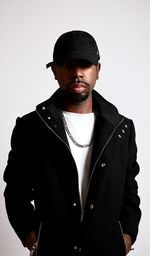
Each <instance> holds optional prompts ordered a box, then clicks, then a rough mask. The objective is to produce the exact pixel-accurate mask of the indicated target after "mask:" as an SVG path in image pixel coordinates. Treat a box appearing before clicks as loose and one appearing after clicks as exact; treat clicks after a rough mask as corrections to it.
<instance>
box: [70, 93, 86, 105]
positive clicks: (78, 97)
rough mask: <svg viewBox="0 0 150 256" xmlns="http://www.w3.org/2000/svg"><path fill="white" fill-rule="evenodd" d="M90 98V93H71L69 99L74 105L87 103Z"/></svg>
mask: <svg viewBox="0 0 150 256" xmlns="http://www.w3.org/2000/svg"><path fill="white" fill-rule="evenodd" d="M88 96H89V93H88V92H84V93H69V94H68V95H67V99H68V100H69V101H70V102H72V103H80V102H83V101H85V100H86V99H87V98H88Z"/></svg>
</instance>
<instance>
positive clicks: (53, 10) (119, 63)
mask: <svg viewBox="0 0 150 256" xmlns="http://www.w3.org/2000/svg"><path fill="white" fill-rule="evenodd" d="M72 29H81V30H86V31H88V32H90V33H91V34H92V35H93V36H94V37H95V39H96V41H97V43H98V46H99V49H100V53H101V63H102V69H101V76H100V79H99V81H98V82H97V85H96V89H97V91H99V92H100V93H101V94H102V95H103V96H104V97H105V98H107V99H108V100H110V101H111V102H112V103H114V104H115V105H116V106H117V107H118V109H119V111H120V112H121V113H122V114H124V115H126V116H128V117H130V118H132V119H133V121H134V123H135V127H136V140H137V145H138V162H139V164H140V167H141V171H140V174H139V176H138V182H139V194H140V197H141V209H142V219H141V223H140V228H139V235H138V239H137V241H136V243H135V246H134V247H135V250H134V251H133V252H131V253H130V254H131V255H133V256H148V255H149V252H150V245H149V244H150V243H149V229H150V218H149V216H150V201H149V195H150V185H149V180H150V174H149V162H148V161H149V154H148V153H149V147H148V144H149V142H150V135H149V131H150V115H149V109H150V104H149V96H150V95H149V92H150V90H149V86H150V1H149V0H92V1H91V0H86V1H84V0H83V1H81V0H76V1H73V0H62V1H60V0H55V1H51V0H0V89H1V91H0V120H1V125H0V256H8V255H9V256H10V255H11V256H20V255H22V256H26V255H28V251H27V249H25V248H23V247H22V244H21V242H20V240H19V239H18V238H17V236H16V234H15V233H14V231H13V229H12V228H11V226H10V224H9V222H8V219H7V215H6V212H5V205H4V198H3V191H4V187H5V184H4V182H3V172H4V168H5V166H6V162H7V157H8V152H9V150H10V137H11V133H12V129H13V127H14V124H15V120H16V117H17V116H21V115H23V114H26V113H27V112H30V111H32V110H34V109H35V106H36V105H37V104H38V103H40V102H41V101H43V100H45V99H47V98H48V97H49V96H50V95H51V94H52V92H54V90H55V89H57V87H58V86H57V83H56V81H55V80H54V78H53V75H52V73H51V71H50V70H46V68H45V64H46V63H47V62H48V61H50V60H51V59H52V51H53V46H54V43H55V41H56V39H57V38H58V36H59V35H60V34H61V33H63V32H65V31H68V30H72ZM93 256H94V255H93ZM114 256H115V255H114Z"/></svg>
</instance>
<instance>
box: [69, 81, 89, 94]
mask: <svg viewBox="0 0 150 256" xmlns="http://www.w3.org/2000/svg"><path fill="white" fill-rule="evenodd" d="M85 89H86V86H85V84H83V83H74V84H72V86H71V87H70V90H69V91H71V92H75V93H82V92H84V91H85Z"/></svg>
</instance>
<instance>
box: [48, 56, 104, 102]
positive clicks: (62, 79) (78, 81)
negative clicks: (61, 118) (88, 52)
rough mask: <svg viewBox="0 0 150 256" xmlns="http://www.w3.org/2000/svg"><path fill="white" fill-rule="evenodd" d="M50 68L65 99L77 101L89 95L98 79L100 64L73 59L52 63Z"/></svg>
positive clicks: (83, 99)
mask: <svg viewBox="0 0 150 256" xmlns="http://www.w3.org/2000/svg"><path fill="white" fill-rule="evenodd" d="M52 70H53V73H54V75H55V79H56V80H57V81H58V84H59V86H60V89H61V90H62V92H63V94H64V97H65V98H66V100H68V101H70V103H79V102H82V101H85V100H86V99H88V98H89V97H90V96H91V92H92V90H93V88H94V86H95V83H96V80H97V79H98V74H99V70H100V64H98V65H93V64H91V63H90V62H88V61H85V60H74V61H71V62H69V63H67V64H64V65H60V66H58V65H53V66H52Z"/></svg>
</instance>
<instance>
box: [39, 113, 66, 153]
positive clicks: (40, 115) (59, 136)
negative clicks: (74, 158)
mask: <svg viewBox="0 0 150 256" xmlns="http://www.w3.org/2000/svg"><path fill="white" fill-rule="evenodd" d="M36 112H37V114H38V116H39V117H40V119H41V120H42V121H43V122H44V124H45V125H46V126H47V128H48V129H49V130H50V131H52V132H53V133H54V134H55V135H56V137H57V138H58V139H60V140H61V141H62V142H63V143H64V144H65V145H66V146H67V148H68V149H69V151H70V148H69V146H68V144H67V143H66V142H65V141H64V140H63V139H62V138H61V137H60V136H58V135H57V133H56V132H55V131H54V130H53V129H52V128H51V127H50V126H49V125H48V124H47V123H46V122H45V120H44V119H43V117H42V116H41V115H40V113H39V112H38V111H37V110H36Z"/></svg>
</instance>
